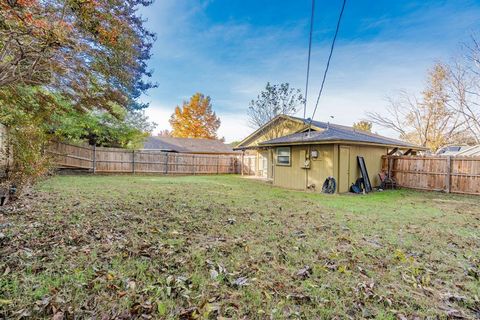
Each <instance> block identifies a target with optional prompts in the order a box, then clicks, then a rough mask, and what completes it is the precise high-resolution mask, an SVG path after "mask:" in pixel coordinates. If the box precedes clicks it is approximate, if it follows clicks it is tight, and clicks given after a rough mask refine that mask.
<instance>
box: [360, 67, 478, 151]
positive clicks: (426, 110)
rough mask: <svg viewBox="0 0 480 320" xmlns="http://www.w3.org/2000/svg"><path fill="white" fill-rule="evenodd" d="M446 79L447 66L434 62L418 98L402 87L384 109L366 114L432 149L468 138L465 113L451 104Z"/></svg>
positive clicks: (410, 139) (447, 78) (370, 118)
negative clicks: (456, 109) (380, 111)
mask: <svg viewBox="0 0 480 320" xmlns="http://www.w3.org/2000/svg"><path fill="white" fill-rule="evenodd" d="M449 83H450V79H449V69H448V67H446V66H444V65H443V64H436V65H435V66H434V68H433V69H432V70H431V71H430V72H429V76H428V83H427V87H426V88H425V90H424V91H423V92H422V94H421V98H418V97H417V96H415V95H412V94H409V93H407V92H406V91H402V92H401V93H400V95H399V97H398V98H396V99H393V98H389V105H388V106H387V107H386V109H385V113H378V112H369V113H367V118H368V120H370V121H371V122H373V123H375V124H377V125H379V126H381V127H384V128H388V129H392V130H394V131H396V132H398V134H399V136H400V138H401V139H403V140H406V141H409V142H411V143H415V144H418V145H421V146H424V147H428V148H430V149H432V150H433V151H435V150H437V149H438V148H440V147H442V146H443V145H445V144H450V143H467V142H470V141H471V137H470V132H468V130H467V127H466V121H465V119H464V117H462V116H461V115H460V114H459V113H458V112H456V111H455V110H453V109H452V108H450V103H451V102H450V100H451V98H450V96H449V89H448V88H449Z"/></svg>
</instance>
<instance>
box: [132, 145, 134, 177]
mask: <svg viewBox="0 0 480 320" xmlns="http://www.w3.org/2000/svg"><path fill="white" fill-rule="evenodd" d="M132 173H133V174H135V150H132Z"/></svg>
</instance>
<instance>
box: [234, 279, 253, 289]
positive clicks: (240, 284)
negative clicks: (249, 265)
mask: <svg viewBox="0 0 480 320" xmlns="http://www.w3.org/2000/svg"><path fill="white" fill-rule="evenodd" d="M232 284H233V285H234V286H236V287H243V286H248V285H249V283H248V278H247V277H240V278H237V279H236V280H235V281H233V283H232Z"/></svg>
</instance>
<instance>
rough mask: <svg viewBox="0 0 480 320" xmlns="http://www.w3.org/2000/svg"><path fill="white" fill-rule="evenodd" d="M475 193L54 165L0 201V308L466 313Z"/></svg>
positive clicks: (478, 201) (475, 297) (289, 315)
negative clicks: (339, 190)
mask: <svg viewBox="0 0 480 320" xmlns="http://www.w3.org/2000/svg"><path fill="white" fill-rule="evenodd" d="M479 205H480V198H479V197H473V196H472V197H470V196H459V195H447V194H441V193H433V192H432V193H427V192H416V191H409V190H399V191H385V192H377V193H373V194H369V195H366V196H363V195H360V196H352V195H333V196H332V195H322V194H314V193H304V192H297V191H290V190H284V189H280V188H275V187H272V186H270V185H267V184H265V183H262V182H257V181H251V180H248V179H241V178H240V177H235V176H209V177H207V176H195V177H155V176H135V177H132V176H58V177H53V178H51V179H48V180H45V181H43V182H42V183H39V184H38V185H37V186H36V188H35V190H34V191H33V192H32V193H31V194H29V195H27V196H25V197H24V198H23V200H22V201H20V202H19V203H15V204H14V205H13V207H10V208H7V209H4V211H3V212H2V213H1V214H0V226H2V227H1V228H2V229H0V232H2V233H3V234H4V237H3V238H0V244H1V246H0V276H1V278H0V318H1V317H2V316H3V317H5V318H19V317H21V316H22V315H24V316H25V317H32V318H46V319H50V318H51V317H52V315H55V314H56V315H57V317H58V318H60V316H62V315H63V316H64V317H65V318H73V317H76V318H104V317H105V318H108V319H110V318H115V317H117V318H121V317H124V318H136V317H141V316H142V315H149V316H151V317H152V318H166V319H167V318H168V319H171V318H201V319H207V318H212V319H215V318H218V317H224V318H233V319H239V318H248V319H255V318H259V319H263V318H272V319H311V318H324V319H329V318H333V317H335V316H337V317H338V318H375V319H396V318H401V317H402V316H405V317H407V318H413V317H415V316H417V317H420V318H424V317H432V318H435V317H440V318H448V317H455V316H463V317H465V318H472V319H473V318H476V317H479V316H480V301H479V296H480V280H479V276H480V230H479V225H480V212H479V210H478V208H479ZM307 266H308V267H307ZM301 269H304V270H303V271H305V272H299V271H301ZM299 273H300V274H299Z"/></svg>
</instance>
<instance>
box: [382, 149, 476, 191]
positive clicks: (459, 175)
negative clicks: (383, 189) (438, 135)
mask: <svg viewBox="0 0 480 320" xmlns="http://www.w3.org/2000/svg"><path fill="white" fill-rule="evenodd" d="M383 169H384V170H385V171H386V172H390V174H391V176H393V177H394V178H395V179H396V181H397V184H398V185H399V186H400V187H405V188H412V189H422V190H432V191H444V192H447V193H450V192H451V193H462V194H478V195H480V157H454V156H448V157H436V156H435V157H416V156H384V157H383Z"/></svg>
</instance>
